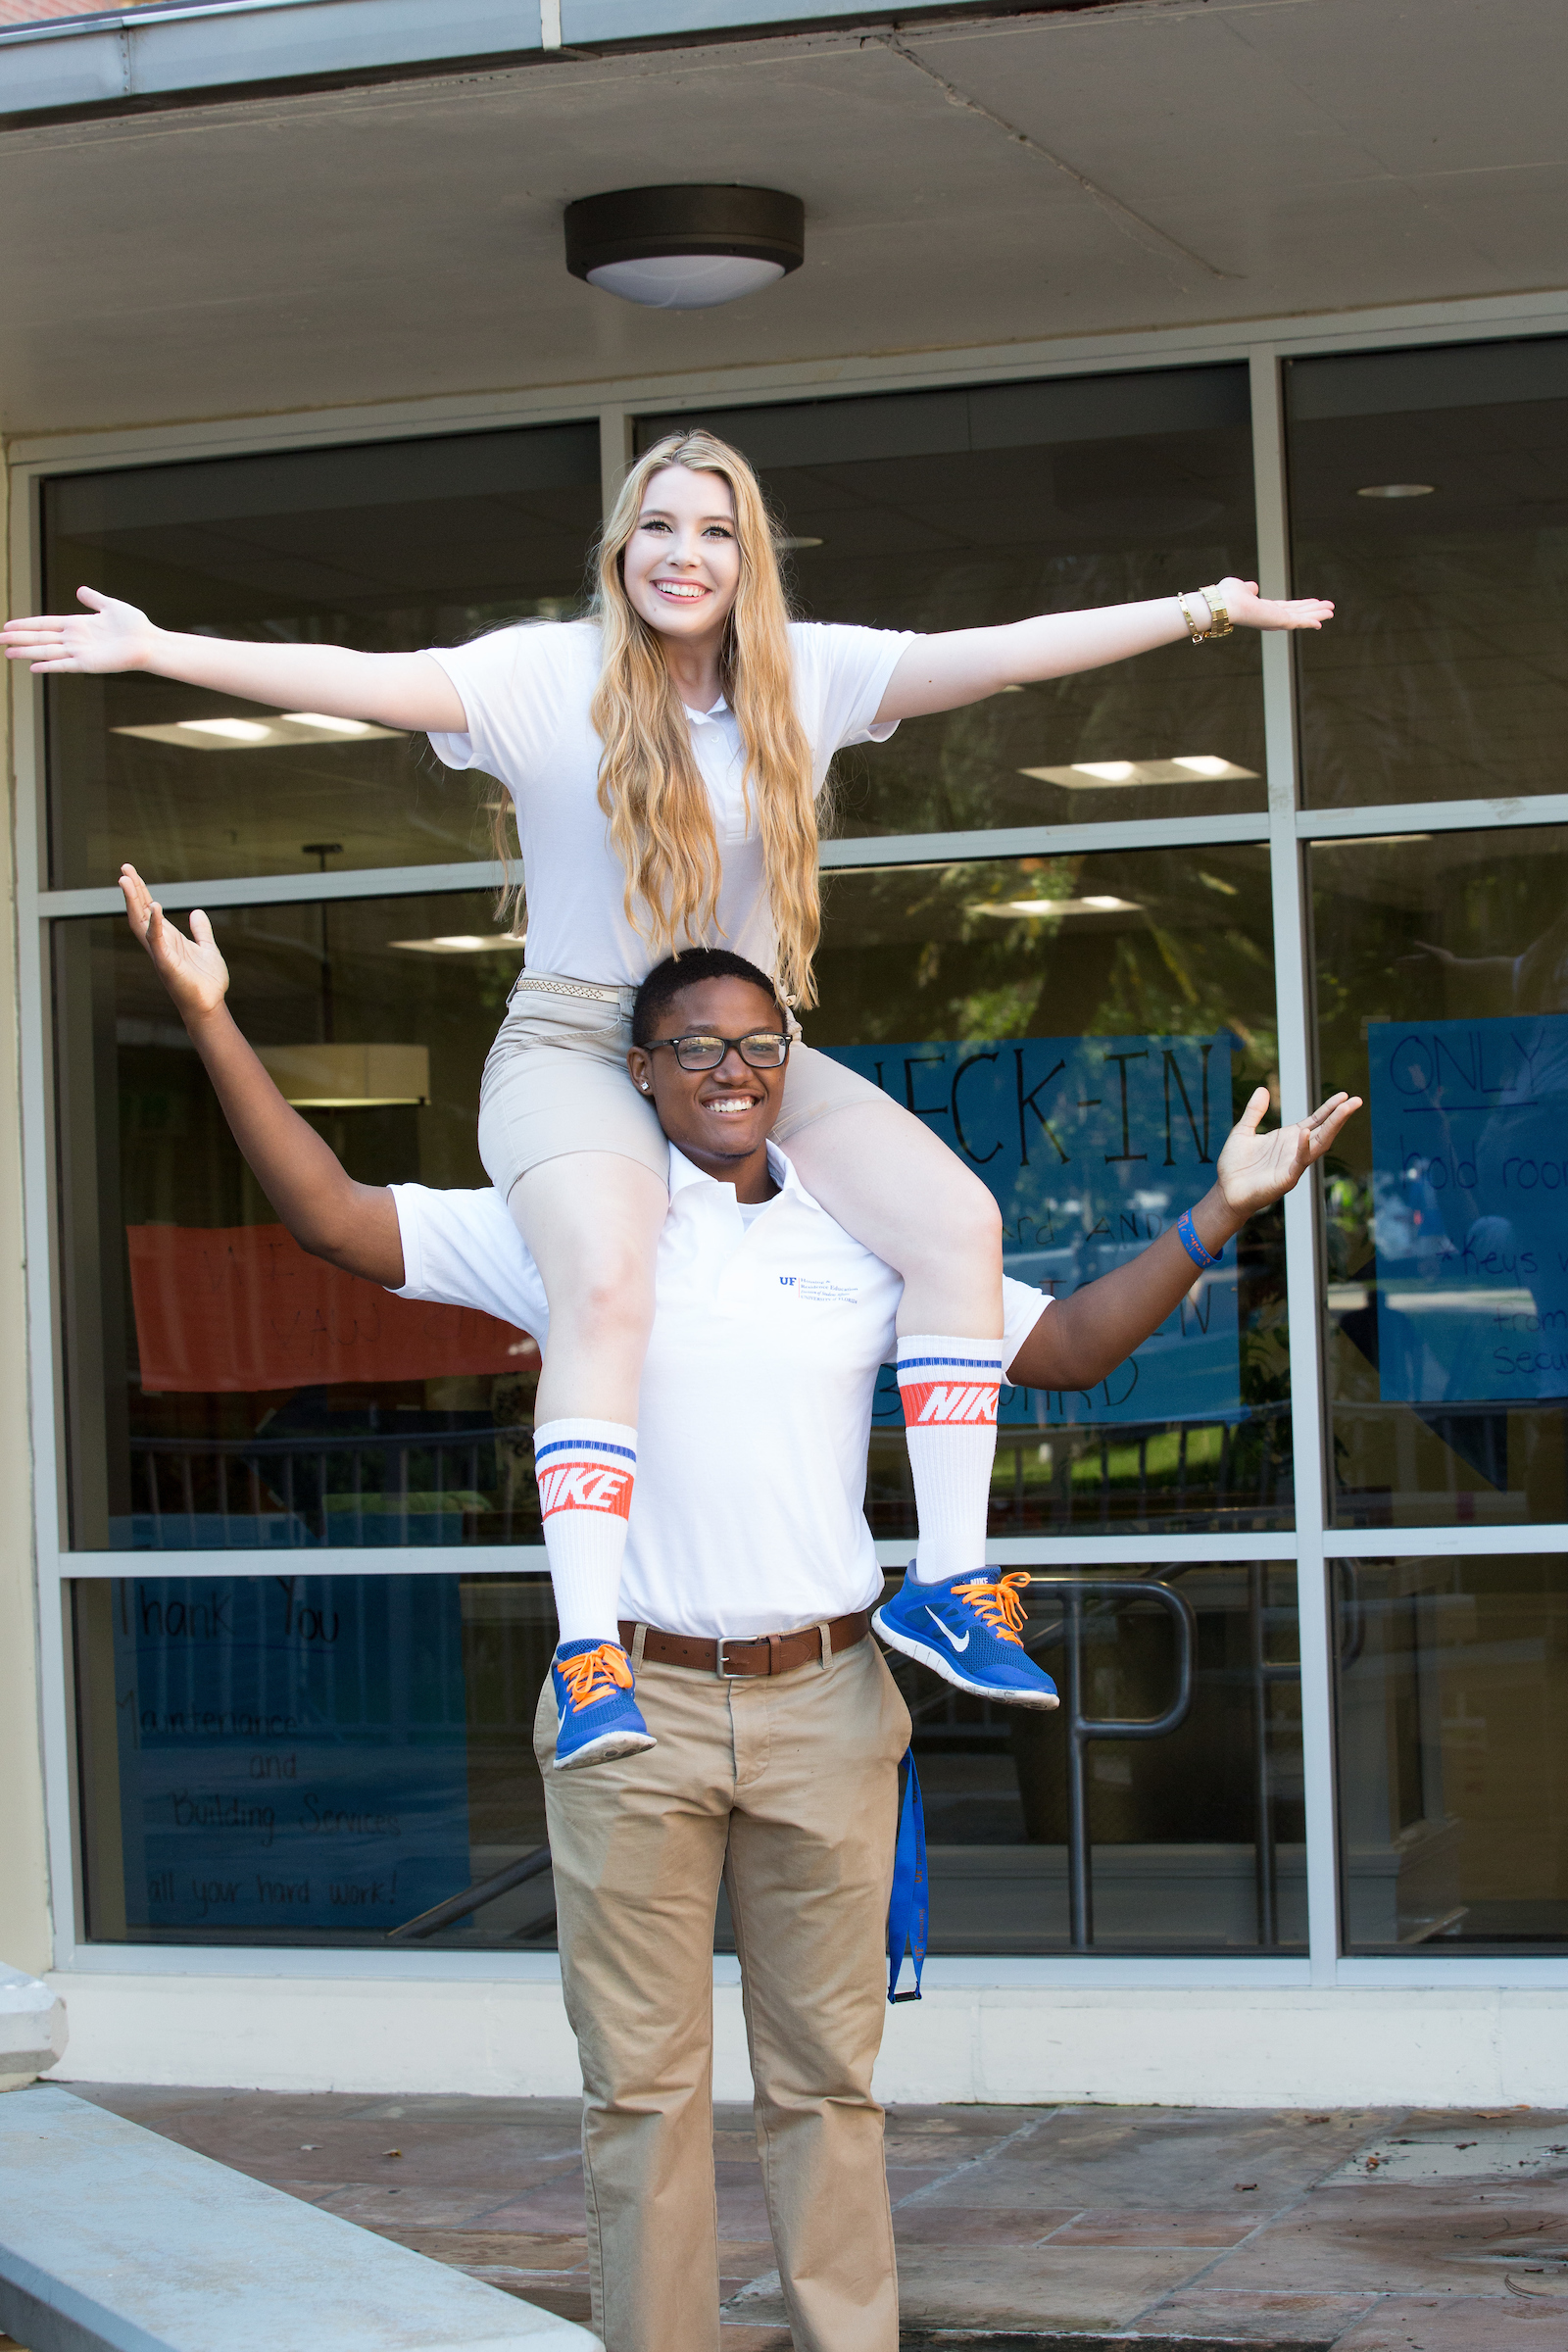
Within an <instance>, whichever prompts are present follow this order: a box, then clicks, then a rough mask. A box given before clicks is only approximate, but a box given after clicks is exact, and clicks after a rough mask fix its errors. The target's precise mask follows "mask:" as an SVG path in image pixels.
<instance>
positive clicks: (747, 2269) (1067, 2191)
mask: <svg viewBox="0 0 1568 2352" xmlns="http://www.w3.org/2000/svg"><path fill="white" fill-rule="evenodd" d="M72 2087H73V2089H74V2090H76V2091H77V2093H78V2094H79V2095H81V2096H83V2097H87V2098H93V2099H96V2100H98V2101H99V2103H100V2104H102V2105H103V2106H105V2107H109V2108H112V2109H113V2110H114V2112H115V2113H116V2114H118V2115H123V2116H127V2117H129V2118H130V2119H131V2120H132V2121H133V2122H135V2123H139V2124H143V2125H146V2126H147V2127H148V2128H149V2129H150V2130H152V2131H161V2132H163V2133H165V2134H166V2135H167V2136H168V2137H170V2138H172V2139H176V2140H179V2141H181V2142H182V2143H183V2144H184V2145H186V2146H188V2147H193V2148H199V2149H201V2150H202V2151H203V2153H204V2154H207V2155H210V2156H215V2157H218V2158H219V2159H220V2160H221V2162H223V2163H225V2164H230V2165H233V2166H235V2167H237V2169H238V2170H240V2171H241V2172H245V2173H250V2174H253V2175H254V2176H255V2177H256V2178H257V2179H258V2180H269V2181H270V2182H272V2183H273V2185H274V2186H276V2187H278V2188H282V2189H286V2190H288V2192H289V2193H290V2194H291V2195H293V2196H297V2197H303V2198H305V2199H306V2200H307V2201H309V2202H310V2203H312V2204H319V2205H321V2206H323V2207H325V2208H326V2209H327V2210H328V2211H330V2212H333V2213H339V2214H343V2215H345V2216H346V2217H347V2218H348V2219H350V2220H352V2221H356V2222H359V2223H362V2224H363V2225H364V2226H366V2227H367V2228H369V2229H378V2230H380V2231H382V2232H383V2233H384V2234H386V2235H387V2236H390V2237H395V2238H397V2239H398V2240H400V2242H402V2243H403V2244H405V2245H409V2246H413V2247H416V2248H417V2250H418V2251H419V2252H420V2253H422V2254H428V2255H431V2256H433V2257H434V2258H435V2259H436V2260H437V2261H440V2262H450V2263H453V2264H455V2265H456V2266H458V2267H459V2268H460V2269H463V2270H466V2271H468V2272H470V2273H472V2275H473V2276H474V2277H476V2278H484V2279H487V2280H488V2281H490V2282H491V2283H492V2284H494V2285H496V2286H501V2287H507V2288H510V2289H512V2290H513V2291H514V2292H515V2293H517V2294H519V2295H523V2296H526V2297H527V2298H528V2300H529V2301H531V2302H534V2303H538V2304H541V2305H543V2306H544V2307H546V2308H547V2309H549V2310H552V2311H556V2312H559V2313H561V2314H562V2315H563V2316H564V2317H565V2318H569V2319H577V2320H586V2319H587V2318H588V2274H587V2252H586V2244H585V2240H584V2236H583V2228H584V2220H583V2191H582V2173H581V2168H580V2164H579V2161H578V2152H577V2112H576V2109H575V2106H574V2105H572V2104H571V2103H570V2102H567V2101H564V2100H530V2099H466V2098H409V2099H402V2100H397V2099H365V2098H356V2097H353V2096H350V2095H346V2094H339V2093H330V2094H318V2095H312V2096H298V2097H294V2096H289V2095H286V2094H282V2093H275V2092H261V2091H191V2090H167V2089H135V2088H126V2087H123V2086H116V2087H105V2086H100V2085H94V2084H91V2083H75V2084H73V2085H72ZM1560 2120H1561V2123H1562V2128H1563V2136H1564V2138H1565V2140H1568V2117H1563V2118H1562V2119H1560ZM1558 2121H1559V2119H1558V2118H1557V2116H1556V2115H1555V2114H1554V2113H1553V2114H1548V2113H1544V2112H1543V2111H1540V2110H1536V2111H1532V2112H1529V2113H1528V2114H1520V2113H1517V2112H1513V2113H1511V2114H1510V2115H1509V2116H1508V2117H1505V2118H1501V2119H1499V2118H1498V2117H1497V2116H1495V2115H1487V2116H1478V2115H1474V2114H1433V2113H1416V2112H1414V2111H1411V2112H1407V2113H1400V2114H1391V2113H1389V2112H1388V2111H1386V2110H1385V2111H1373V2110H1371V2109H1366V2110H1357V2111H1344V2110H1341V2111H1338V2112H1335V2113H1333V2114H1324V2115H1312V2114H1302V2113H1298V2112H1292V2111H1283V2110H1282V2111H1274V2112H1250V2111H1236V2110H1229V2109H1178V2108H1126V2107H1063V2108H1017V2107H903V2108H895V2109H894V2110H892V2111H891V2112H890V2114H889V2117H888V2134H887V2161H888V2180H889V2183H890V2187H891V2190H892V2195H893V2200H894V2227H895V2231H896V2234H897V2237H898V2242H899V2263H900V2294H901V2303H902V2309H903V2314H904V2327H905V2342H906V2344H907V2345H908V2346H910V2347H915V2346H929V2347H931V2352H938V2347H946V2348H947V2352H960V2348H961V2347H962V2346H964V2345H965V2344H970V2345H974V2346H976V2347H978V2346H979V2345H981V2344H986V2345H989V2346H992V2347H994V2348H995V2352H1007V2348H1008V2347H1010V2348H1011V2352H1067V2348H1068V2347H1071V2346H1078V2347H1080V2348H1081V2352H1087V2348H1088V2347H1090V2346H1094V2345H1097V2344H1103V2343H1107V2342H1112V2341H1114V2342H1117V2343H1121V2344H1131V2345H1133V2346H1135V2347H1136V2346H1140V2345H1141V2346H1143V2347H1145V2348H1146V2352H1159V2348H1160V2347H1164V2346H1169V2347H1172V2348H1174V2347H1176V2346H1181V2347H1182V2352H1208V2348H1212V2352H1218V2347H1220V2346H1222V2345H1237V2346H1241V2345H1246V2346H1250V2347H1251V2352H1265V2348H1269V2352H1286V2348H1287V2347H1289V2348H1290V2352H1318V2348H1324V2352H1326V2348H1327V2347H1329V2346H1332V2347H1334V2352H1493V2347H1496V2352H1512V2348H1513V2347H1518V2352H1568V2154H1565V2156H1564V2159H1563V2162H1562V2164H1561V2166H1560V2167H1558V2168H1556V2169H1555V2170H1552V2171H1548V2172H1545V2173H1542V2172H1539V2171H1533V2172H1532V2173H1531V2175H1530V2177H1529V2179H1528V2180H1523V2179H1512V2180H1510V2179H1509V2178H1508V2175H1507V2171H1506V2170H1505V2169H1498V2170H1495V2171H1493V2172H1492V2173H1490V2174H1475V2175H1472V2176H1468V2177H1463V2178H1459V2179H1455V2180H1445V2181H1442V2182H1438V2183H1430V2184H1429V2183H1426V2182H1422V2183H1420V2184H1413V2183H1412V2182H1410V2181H1408V2180H1400V2181H1397V2182H1396V2181H1390V2180H1379V2179H1378V2178H1377V2177H1376V2168H1373V2170H1371V2171H1364V2172H1363V2171H1360V2170H1358V2171H1357V2174H1356V2175H1355V2176H1354V2177H1352V2178H1351V2179H1349V2180H1347V2179H1345V2178H1344V2177H1343V2176H1342V2177H1340V2178H1333V2176H1337V2175H1341V2168H1342V2167H1344V2166H1345V2165H1346V2163H1347V2161H1348V2160H1356V2161H1357V2163H1358V2165H1359V2163H1360V2162H1361V2161H1362V2160H1364V2157H1365V2156H1366V2155H1368V2154H1371V2153H1372V2152H1374V2151H1375V2150H1376V2149H1378V2148H1380V2147H1386V2146H1387V2145H1388V2144H1389V2143H1390V2142H1399V2141H1404V2142H1409V2141H1411V2140H1433V2141H1437V2142H1440V2143H1442V2144H1444V2145H1445V2146H1449V2147H1451V2146H1453V2145H1454V2144H1455V2143H1463V2142H1464V2141H1465V2140H1466V2139H1467V2138H1469V2137H1470V2136H1471V2135H1473V2134H1474V2133H1475V2132H1476V2131H1478V2130H1482V2129H1484V2130H1486V2131H1488V2132H1490V2133H1491V2134H1493V2135H1494V2140H1493V2143H1492V2144H1493V2145H1494V2147H1495V2144H1496V2143H1495V2135H1496V2133H1497V2131H1498V2127H1499V2122H1500V2124H1501V2126H1502V2131H1503V2136H1504V2138H1506V2133H1507V2131H1508V2129H1509V2128H1510V2127H1511V2126H1513V2125H1517V2126H1518V2127H1519V2130H1520V2131H1521V2133H1527V2134H1528V2137H1529V2139H1530V2140H1531V2141H1532V2142H1534V2143H1538V2144H1539V2141H1540V2138H1541V2135H1542V2132H1543V2129H1544V2127H1548V2126H1554V2125H1555V2124H1557V2122H1558ZM715 2122H716V2129H715V2132H714V2159H715V2166H716V2173H717V2182H718V2214H719V2231H720V2245H719V2269H720V2274H721V2277H720V2293H721V2296H722V2298H723V2320H724V2325H723V2346H724V2352H789V2345H790V2335H789V2329H788V2327H787V2326H786V2324H785V2314H784V2307H783V2304H782V2301H781V2299H780V2295H779V2289H778V2281H777V2276H776V2273H775V2271H774V2265H773V2253H772V2247H771V2245H770V2243H769V2240H768V2230H767V2217H766V2211H765V2205H764V2201H763V2197H762V2189H761V2174H760V2166H759V2164H758V2158H757V2149H756V2144H755V2141H754V2139H753V2135H752V2128H751V2117H750V2114H749V2112H748V2111H747V2110H746V2109H744V2108H735V2107H730V2108H724V2109H721V2110H720V2112H719V2114H718V2115H717V2117H716V2119H715ZM1519 2144H1520V2145H1521V2146H1523V2145H1524V2144H1525V2140H1524V2138H1523V2137H1521V2139H1520V2142H1519ZM1504 2153H1506V2151H1504ZM1496 2161H1497V2163H1498V2164H1499V2165H1500V2164H1501V2163H1502V2158H1500V2157H1499V2158H1497V2159H1496ZM0 2352H8V2348H7V2347H6V2343H5V2339H4V2338H3V2337H0Z"/></svg>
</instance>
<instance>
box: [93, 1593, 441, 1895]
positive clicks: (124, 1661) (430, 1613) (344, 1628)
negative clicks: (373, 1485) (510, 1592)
mask: <svg viewBox="0 0 1568 2352" xmlns="http://www.w3.org/2000/svg"><path fill="white" fill-rule="evenodd" d="M115 1696H116V1700H117V1702H118V1704H117V1714H118V1718H119V1754H120V1802H121V1820H122V1824H123V1838H124V1861H125V1916H126V1921H127V1924H128V1925H129V1926H130V1927H132V1928H162V1929H170V1928H173V1929H185V1930H187V1931H189V1930H196V1931H199V1932H202V1933H211V1932H212V1931H214V1930H219V1931H221V1930H224V1929H237V1930H245V1931H247V1932H249V1931H254V1930H257V1929H268V1928H272V1929H299V1928H318V1929H319V1928H327V1929H337V1930H340V1931H344V1930H346V1931H362V1932H363V1931H364V1930H365V1929H367V1928H369V1929H374V1930H377V1931H379V1932H382V1933H384V1932H385V1930H386V1929H388V1928H390V1927H396V1926H398V1925H399V1924H400V1923H401V1922H402V1921H404V1920H407V1919H413V1918H416V1917H417V1915H418V1913H419V1912H421V1911H425V1910H428V1909H429V1907H430V1905H431V1904H432V1903H436V1902H439V1901H440V1900H441V1899H442V1898H443V1896H446V1895H449V1894H456V1893H458V1892H459V1891H460V1890H461V1889H462V1888H463V1887H466V1886H467V1885H468V1884H469V1872H468V1788H467V1734H466V1702H465V1691H464V1676H463V1627H462V1621H461V1615H460V1602H459V1593H458V1580H457V1578H456V1577H446V1576H387V1577H352V1576H340V1577H317V1576H258V1577H202V1578H194V1577H189V1578H187V1577H125V1578H123V1579H121V1580H120V1582H119V1583H118V1585H117V1587H116V1593H115Z"/></svg>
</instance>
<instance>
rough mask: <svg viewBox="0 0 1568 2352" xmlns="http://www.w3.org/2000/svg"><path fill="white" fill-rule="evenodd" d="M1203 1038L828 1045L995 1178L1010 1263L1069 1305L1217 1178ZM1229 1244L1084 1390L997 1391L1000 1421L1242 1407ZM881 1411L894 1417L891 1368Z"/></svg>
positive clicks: (1211, 1061) (1227, 1081)
mask: <svg viewBox="0 0 1568 2352" xmlns="http://www.w3.org/2000/svg"><path fill="white" fill-rule="evenodd" d="M1234 1043H1235V1041H1234V1040H1233V1039H1232V1038H1231V1036H1230V1035H1229V1034H1228V1032H1226V1031H1223V1030H1222V1031H1221V1032H1220V1033H1219V1034H1218V1035H1217V1036H1214V1037H1031V1038H1024V1039H1021V1040H1010V1039H1009V1040H1006V1041H1005V1042H1003V1043H1000V1044H996V1045H986V1044H979V1045H975V1044H963V1045H940V1044H938V1045H910V1046H857V1047H850V1048H835V1049H834V1050H833V1058H834V1059H835V1061H842V1062H845V1063H846V1064H847V1065H848V1066H849V1067H850V1068H851V1069H852V1070H858V1072H859V1073H860V1075H861V1077H863V1078H869V1079H870V1080H871V1082H872V1084H873V1085H874V1086H879V1087H880V1088H881V1089H882V1091H883V1092H884V1094H888V1095H891V1096H892V1098H893V1100H894V1101H895V1102H896V1103H901V1104H902V1105H903V1107H904V1108H905V1109H906V1110H912V1111H913V1112H914V1114H915V1116H916V1117H917V1118H920V1119H923V1120H924V1121H925V1124H926V1125H927V1126H928V1127H929V1128H930V1129H931V1131H932V1133H933V1134H934V1135H939V1136H940V1137H941V1138H942V1140H943V1142H944V1143H945V1144H949V1145H951V1146H952V1148H953V1149H954V1150H955V1151H956V1152H958V1153H959V1154H960V1155H961V1156H962V1157H963V1158H964V1159H965V1160H966V1161H967V1162H968V1164H969V1166H970V1167H972V1168H973V1169H974V1171H975V1173H976V1174H977V1175H978V1176H979V1177H980V1179H981V1181H982V1182H983V1183H984V1184H986V1185H987V1186H989V1188H990V1190H991V1192H992V1194H993V1195H994V1197H995V1199H996V1201H997V1202H998V1205H999V1206H1000V1208H1001V1210H1002V1222H1003V1236H1004V1251H1005V1262H1006V1268H1007V1272H1008V1273H1009V1274H1011V1275H1013V1276H1015V1277H1016V1279H1017V1280H1018V1281H1020V1282H1032V1283H1037V1284H1038V1285H1039V1286H1040V1288H1041V1289H1042V1290H1046V1291H1050V1292H1051V1293H1052V1295H1053V1297H1054V1298H1058V1299H1060V1298H1066V1297H1067V1296H1068V1295H1069V1294H1070V1293H1071V1292H1073V1291H1075V1290H1077V1289H1078V1288H1079V1286H1080V1285H1081V1284H1083V1283H1086V1282H1092V1281H1093V1280H1094V1279H1095V1277H1096V1276H1097V1275H1099V1274H1105V1273H1108V1272H1109V1271H1110V1269H1111V1268H1112V1267H1113V1266H1117V1265H1120V1264H1121V1263H1122V1262H1123V1260H1124V1259H1125V1258H1127V1257H1130V1256H1132V1255H1134V1254H1135V1253H1136V1252H1137V1251H1138V1250H1142V1249H1145V1248H1147V1246H1148V1245H1149V1243H1150V1242H1152V1241H1153V1240H1154V1239H1155V1238H1156V1237H1157V1236H1158V1235H1159V1234H1161V1233H1162V1232H1163V1231H1164V1229H1165V1227H1166V1226H1167V1225H1168V1224H1174V1223H1175V1221H1176V1219H1177V1218H1178V1217H1179V1216H1180V1215H1181V1213H1182V1211H1183V1209H1185V1208H1190V1207H1191V1206H1192V1204H1193V1202H1194V1201H1196V1200H1197V1199H1199V1197H1200V1196H1201V1194H1203V1193H1206V1192H1207V1190H1208V1188H1209V1186H1210V1185H1211V1184H1212V1183H1213V1181H1214V1162H1215V1159H1216V1158H1217V1157H1218V1154H1219V1150H1220V1147H1221V1145H1222V1144H1223V1143H1224V1141H1225V1138H1226V1136H1227V1135H1228V1134H1229V1132H1230V1127H1231V1054H1232V1051H1233V1048H1234ZM1242 1411H1243V1407H1242V1397H1241V1351H1240V1337H1239V1320H1238V1314H1237V1300H1236V1246H1235V1244H1234V1243H1229V1244H1227V1246H1226V1249H1225V1251H1224V1255H1223V1257H1222V1258H1221V1261H1220V1263H1219V1265H1218V1266H1216V1267H1215V1268H1214V1269H1213V1271H1212V1272H1211V1273H1207V1274H1202V1275H1197V1276H1195V1280H1194V1284H1193V1288H1192V1291H1191V1292H1190V1293H1189V1295H1188V1296H1187V1297H1186V1298H1184V1299H1183V1300H1182V1302H1181V1304H1180V1306H1179V1307H1178V1308H1177V1310H1176V1312H1175V1313H1174V1314H1173V1315H1171V1316H1170V1317H1169V1318H1168V1319H1167V1320H1166V1321H1165V1322H1164V1323H1162V1324H1161V1325H1160V1328H1159V1329H1158V1331H1157V1332H1155V1333H1154V1335H1153V1337H1152V1339H1150V1340H1146V1341H1145V1343H1144V1345H1143V1346H1142V1347H1141V1348H1138V1349H1137V1350H1136V1352H1135V1353H1134V1354H1133V1355H1132V1356H1131V1357H1129V1359H1128V1361H1127V1362H1126V1363H1124V1364H1122V1365H1120V1366H1119V1367H1118V1368H1117V1370H1116V1371H1115V1372H1113V1373H1112V1374H1111V1376H1110V1378H1109V1379H1108V1380H1105V1381H1103V1382H1102V1383H1101V1384H1100V1386H1099V1387H1098V1388H1097V1389H1096V1390H1094V1391H1093V1393H1092V1394H1082V1393H1078V1392H1072V1393H1069V1394H1066V1395H1062V1394H1058V1393H1056V1392H1054V1391H1053V1392H1050V1393H1047V1392H1046V1391H1043V1390H1042V1391H1035V1390H1032V1389H1004V1390H1003V1392H1002V1414H1001V1417H1002V1419H1003V1420H1004V1421H1005V1422H1012V1423H1017V1422H1030V1423H1033V1424H1035V1425H1036V1426H1037V1427H1039V1428H1042V1429H1045V1428H1050V1427H1053V1426H1058V1425H1060V1424H1061V1423H1063V1422H1077V1423H1088V1424H1098V1423H1111V1424H1115V1423H1128V1422H1165V1421H1209V1422H1212V1421H1223V1420H1239V1419H1240V1418H1241V1417H1242ZM876 1412H877V1418H878V1420H896V1419H897V1418H898V1417H899V1400H898V1388H897V1383H896V1381H895V1380H894V1378H893V1376H892V1374H891V1373H890V1372H885V1373H884V1375H883V1378H882V1381H881V1384H880V1386H879V1388H878V1391H877V1405H876Z"/></svg>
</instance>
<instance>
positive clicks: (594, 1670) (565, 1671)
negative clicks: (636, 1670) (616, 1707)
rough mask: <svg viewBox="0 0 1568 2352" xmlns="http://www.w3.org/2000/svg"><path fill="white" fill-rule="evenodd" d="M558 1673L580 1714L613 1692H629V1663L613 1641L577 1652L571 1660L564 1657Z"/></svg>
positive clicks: (617, 1644)
mask: <svg viewBox="0 0 1568 2352" xmlns="http://www.w3.org/2000/svg"><path fill="white" fill-rule="evenodd" d="M560 1673H561V1679H562V1681H563V1682H564V1684H565V1686H566V1693H567V1696H568V1697H569V1698H570V1700H571V1703H572V1706H573V1708H574V1709H575V1710H576V1712H577V1713H579V1714H580V1713H581V1711H582V1709H583V1708H584V1707H591V1706H593V1705H594V1704H595V1702H596V1701H597V1700H599V1699H601V1698H608V1697H609V1696H610V1694H611V1692H612V1691H629V1690H630V1689H631V1663H630V1660H629V1659H628V1658H627V1656H626V1652H625V1651H624V1650H623V1649H622V1648H621V1647H620V1645H619V1643H618V1642H600V1644H599V1647H598V1648H597V1649H580V1650H578V1652H577V1655H576V1656H575V1657H574V1658H563V1659H562V1661H561V1667H560Z"/></svg>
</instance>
